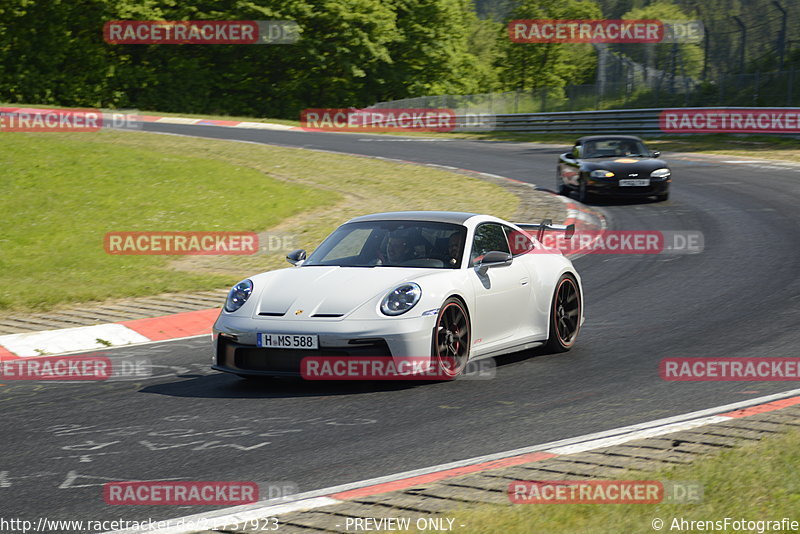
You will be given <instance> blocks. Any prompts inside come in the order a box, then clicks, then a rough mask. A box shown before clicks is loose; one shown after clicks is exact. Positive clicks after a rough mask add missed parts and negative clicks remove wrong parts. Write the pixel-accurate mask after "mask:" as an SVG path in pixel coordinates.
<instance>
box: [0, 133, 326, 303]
mask: <svg viewBox="0 0 800 534" xmlns="http://www.w3.org/2000/svg"><path fill="white" fill-rule="evenodd" d="M79 135H90V136H91V135H93V134H73V135H72V136H71V137H70V136H64V135H58V134H56V135H53V134H40V135H38V136H37V135H30V134H12V133H5V134H2V135H0V165H2V168H3V179H2V182H0V195H1V196H0V209H2V212H3V213H4V215H5V216H4V217H3V218H2V220H0V235H2V245H1V246H2V256H0V266H1V267H2V269H0V308H16V309H20V308H42V307H47V306H48V305H52V304H56V303H59V302H64V301H68V300H78V301H80V300H91V299H98V298H104V297H110V296H127V295H146V294H151V293H158V292H163V291H170V290H187V289H196V288H198V287H203V286H205V285H206V284H209V285H212V286H219V285H222V284H226V283H227V282H228V279H226V278H225V277H222V276H213V275H211V276H209V275H198V274H195V273H189V272H174V271H172V270H171V269H168V268H167V266H168V263H169V261H170V258H168V257H166V256H109V255H107V254H106V253H105V251H104V248H103V246H102V245H103V236H104V234H105V233H106V232H109V231H129V230H155V231H178V230H180V231H192V230H236V231H256V230H261V229H263V228H267V227H270V226H273V225H275V224H277V223H278V222H279V221H281V220H282V219H283V218H285V217H287V216H288V215H290V214H292V213H294V212H296V211H297V210H308V209H311V208H314V207H318V206H320V205H323V204H332V203H333V202H334V201H335V196H333V197H329V196H327V195H324V194H322V192H321V191H317V190H314V189H311V188H308V187H302V186H298V185H295V184H289V183H285V182H280V181H277V180H274V179H269V178H268V177H266V176H264V175H263V174H262V173H260V172H258V171H257V170H254V169H251V168H248V167H245V166H241V165H232V164H229V163H226V162H221V161H218V160H215V159H210V158H204V157H195V156H191V155H188V153H180V152H176V151H159V150H153V149H146V148H143V147H141V148H137V147H126V148H124V149H123V148H121V147H119V146H116V145H115V144H114V143H103V142H95V143H91V145H90V146H89V147H87V145H86V143H84V142H83V139H81V138H80V137H78V136H79ZM87 148H88V149H87ZM254 197H256V198H260V199H261V202H259V203H254V202H250V201H248V200H250V199H252V198H254Z"/></svg>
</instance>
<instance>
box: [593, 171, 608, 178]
mask: <svg viewBox="0 0 800 534" xmlns="http://www.w3.org/2000/svg"><path fill="white" fill-rule="evenodd" d="M589 176H590V177H592V178H613V177H614V173H613V172H611V171H606V170H597V171H592V172H590V173H589Z"/></svg>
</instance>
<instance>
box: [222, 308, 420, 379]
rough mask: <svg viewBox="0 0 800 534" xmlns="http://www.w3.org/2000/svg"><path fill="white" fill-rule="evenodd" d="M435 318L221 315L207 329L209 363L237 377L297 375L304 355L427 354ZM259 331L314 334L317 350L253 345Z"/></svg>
mask: <svg viewBox="0 0 800 534" xmlns="http://www.w3.org/2000/svg"><path fill="white" fill-rule="evenodd" d="M435 325H436V316H435V315H431V316H425V317H414V318H406V319H402V318H387V319H382V320H373V321H357V322H356V321H347V320H346V319H344V320H335V321H331V320H325V319H309V320H306V321H296V320H293V321H281V320H275V319H253V318H249V317H234V316H231V315H225V314H224V313H223V314H221V315H220V317H219V318H218V319H217V322H216V323H215V324H214V328H213V331H212V334H213V343H214V357H213V362H212V365H211V367H212V368H213V369H216V370H218V371H224V372H228V373H234V374H238V375H256V376H257V375H262V376H300V364H301V360H302V359H303V358H305V357H318V356H336V357H350V356H352V357H365V356H383V357H386V356H390V357H392V358H393V359H394V360H395V363H399V362H400V361H401V360H403V359H405V358H409V357H411V358H414V359H415V360H416V361H419V359H420V358H429V357H430V355H431V346H432V335H433V329H434V327H435ZM259 332H262V333H279V334H316V335H318V336H319V338H318V339H319V348H318V349H315V350H303V349H273V348H262V347H258V346H256V337H257V334H258V333H259Z"/></svg>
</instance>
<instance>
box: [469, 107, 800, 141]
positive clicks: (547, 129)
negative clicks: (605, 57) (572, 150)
mask: <svg viewBox="0 0 800 534" xmlns="http://www.w3.org/2000/svg"><path fill="white" fill-rule="evenodd" d="M668 109H669V110H670V111H676V112H678V113H680V114H682V115H688V116H690V117H693V116H694V115H700V116H702V117H706V116H707V115H709V114H710V115H716V116H717V117H718V118H719V121H717V122H715V123H713V124H714V127H709V128H702V127H697V126H695V127H694V128H695V129H692V128H689V129H681V130H680V131H670V132H665V130H663V129H662V127H661V126H662V125H661V120H660V119H661V114H662V112H664V111H666V110H667V109H665V108H649V109H617V110H602V111H560V112H549V113H515V114H505V115H492V114H488V113H487V114H481V113H475V114H466V115H457V117H456V124H457V129H458V130H462V131H508V132H527V133H541V134H559V133H564V134H606V133H609V134H619V133H629V134H642V135H646V134H664V133H681V134H699V133H710V132H720V133H723V132H728V133H731V132H733V133H763V134H770V135H794V136H798V135H800V108H754V107H707V108H668ZM736 115H739V116H740V120H739V122H738V125H737V127H735V128H732V129H731V128H729V129H725V128H720V127H719V126H720V124H718V123H721V121H722V119H721V117H723V116H725V117H727V120H729V121H730V120H731V118H732V117H734V116H736ZM751 115H752V116H753V117H755V119H758V122H756V123H755V127H753V126H749V127H748V125H751V124H753V123H752V122H745V121H753V120H754V119H751V118H749V117H750V116H751ZM760 115H768V116H769V117H768V118H767V119H764V121H762V120H761V118H760V117H759V116H760ZM776 115H777V116H780V117H781V118H780V119H779V121H787V122H786V125H787V126H786V127H784V122H779V124H780V127H776V126H775V124H776V123H775V119H774V118H773V117H774V116H776ZM795 116H796V118H795V119H793V118H792V117H795ZM702 120H703V123H702V125H703V126H708V125H710V124H712V123H711V121H710V120H708V119H707V118H703V119H702ZM789 124H791V126H788V125H789Z"/></svg>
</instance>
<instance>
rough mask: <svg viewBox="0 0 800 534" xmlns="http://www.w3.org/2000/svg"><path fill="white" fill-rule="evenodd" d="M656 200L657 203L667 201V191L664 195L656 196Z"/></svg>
mask: <svg viewBox="0 0 800 534" xmlns="http://www.w3.org/2000/svg"><path fill="white" fill-rule="evenodd" d="M656 200H658V201H659V202H664V201H665V200H669V191H667V192H666V193H661V194H660V195H656Z"/></svg>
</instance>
